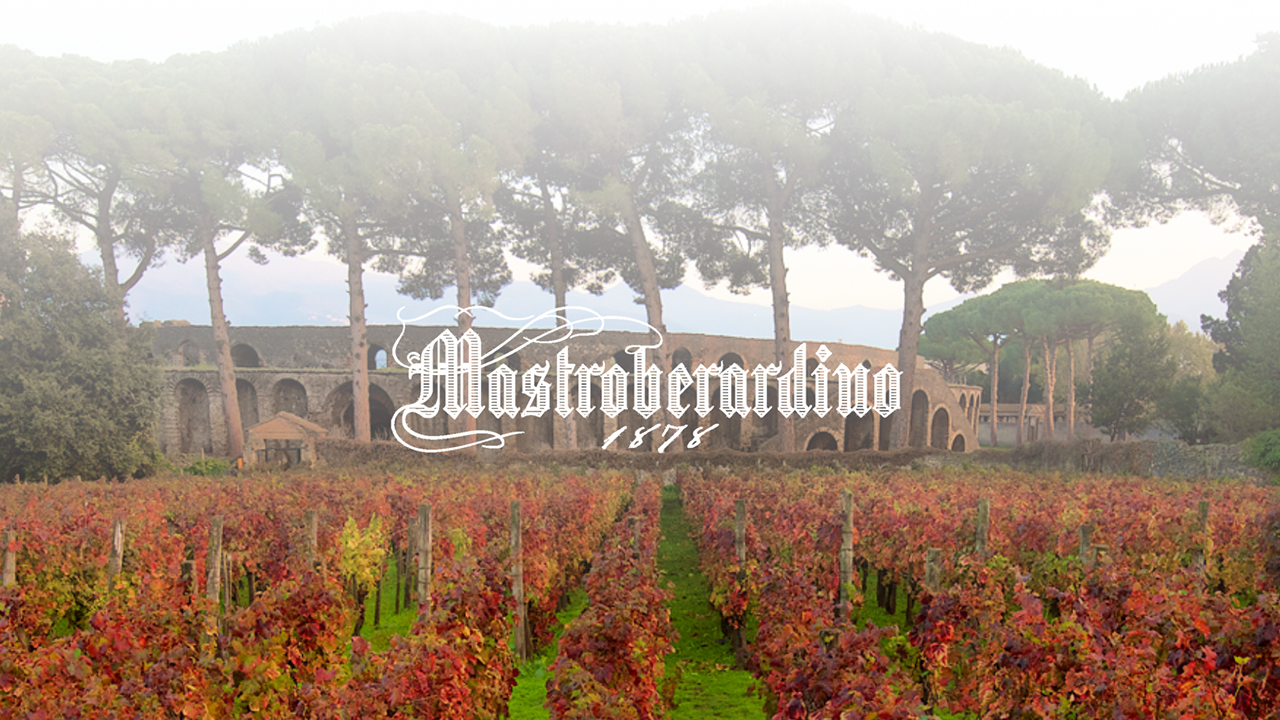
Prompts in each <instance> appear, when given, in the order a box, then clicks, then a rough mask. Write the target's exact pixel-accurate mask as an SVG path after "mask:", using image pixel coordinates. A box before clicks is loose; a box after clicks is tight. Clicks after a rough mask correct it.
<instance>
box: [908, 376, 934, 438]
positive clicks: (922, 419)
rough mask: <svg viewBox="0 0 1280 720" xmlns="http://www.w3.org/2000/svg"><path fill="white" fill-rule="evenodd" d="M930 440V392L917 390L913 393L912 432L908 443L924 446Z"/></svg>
mask: <svg viewBox="0 0 1280 720" xmlns="http://www.w3.org/2000/svg"><path fill="white" fill-rule="evenodd" d="M928 442H929V393H927V392H925V391H924V390H917V391H915V392H914V393H912V395H911V432H910V434H909V435H908V440H907V444H908V445H910V446H911V447H924V446H925V445H927V444H928Z"/></svg>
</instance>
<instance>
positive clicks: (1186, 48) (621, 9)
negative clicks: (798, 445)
mask: <svg viewBox="0 0 1280 720" xmlns="http://www.w3.org/2000/svg"><path fill="white" fill-rule="evenodd" d="M760 4H764V3H760V2H737V3H734V2H727V1H725V0H679V1H672V0H650V1H649V2H643V3H637V2H600V1H599V0H595V1H592V0H586V1H565V0H561V1H558V2H557V1H556V0H544V1H543V2H529V1H528V0H524V1H520V0H470V2H466V3H445V2H436V1H429V2H408V1H405V0H365V1H364V2H360V3H358V4H357V3H353V2H335V1H334V0H312V1H310V2H272V1H271V0H256V1H253V2H250V1H248V0H222V1H220V2H200V3H196V2H187V1H186V0H168V1H156V0H112V1H111V2H102V1H101V0H97V1H74V2H65V1H64V2H59V1H57V0H51V1H46V2H43V3H37V2H23V3H18V2H14V3H10V4H9V6H8V7H7V9H6V11H5V13H4V18H3V21H2V22H0V44H13V45H17V46H19V47H23V48H26V49H29V50H32V51H34V52H36V53H38V54H41V55H61V54H76V55H84V56H88V57H91V58H94V59H97V60H103V61H110V60H118V59H128V58H146V59H149V60H163V59H165V58H167V57H168V56H170V55H172V54H174V53H183V52H200V51H216V50H221V49H224V48H226V47H228V46H229V45H232V44H234V43H236V42H239V41H243V40H253V39H257V38H260V37H264V36H270V35H274V34H277V33H280V32H283V31H286V30H290V29H294V28H308V27H314V26H316V25H323V24H331V23H334V22H337V21H340V20H343V19H346V18H351V17H357V16H363V15H372V14H377V13H381V12H387V11H404V10H425V11H432V12H440V13H453V14H461V15H466V16H469V17H473V18H476V19H479V20H484V21H486V22H491V23H495V24H506V25H526V24H531V23H546V22H552V21H556V20H590V21H598V22H665V21H668V20H671V19H674V18H680V17H686V16H690V15H696V14H703V13H707V12H711V11H714V10H716V9H720V8H726V7H744V6H749V5H760ZM841 4H844V5H848V6H850V7H852V8H854V9H857V10H860V11H864V12H868V13H872V14H876V15H881V16H884V17H888V18H891V19H894V20H898V21H900V22H903V23H905V24H908V25H914V26H919V27H921V28H923V29H926V30H935V31H941V32H947V33H951V34H954V35H957V36H959V37H961V38H964V39H966V40H971V41H974V42H980V43H984V44H988V45H1007V46H1010V47H1013V48H1015V49H1017V50H1019V51H1021V52H1022V53H1023V54H1024V55H1026V56H1027V57H1029V58H1030V59H1032V60H1035V61H1037V62H1040V63H1042V64H1044V65H1048V66H1050V67H1054V68H1058V69H1060V70H1063V71H1064V72H1066V73H1067V74H1069V75H1076V76H1079V77H1082V78H1084V79H1086V80H1088V81H1089V82H1091V83H1092V84H1094V85H1095V86H1097V87H1098V89H1099V90H1101V91H1102V92H1103V93H1105V94H1107V95H1109V96H1111V97H1117V98H1119V97H1123V96H1124V94H1125V93H1126V92H1128V91H1129V90H1131V89H1134V88H1136V87H1140V86H1141V85H1142V84H1143V83H1145V82H1148V81H1151V80H1157V79H1159V78H1161V77H1164V76H1166V75H1169V74H1171V73H1176V72H1183V71H1188V70H1193V69H1195V68H1197V67H1199V66H1201V65H1204V64H1207V63H1214V62H1225V61H1231V60H1235V59H1237V58H1239V57H1240V56H1242V55H1247V54H1249V53H1250V52H1252V50H1253V41H1254V38H1255V37H1256V36H1257V35H1258V34H1259V33H1261V32H1267V31H1280V2H1278V1H1277V0H1267V1H1261V0H1253V1H1250V2H1231V1H1219V2H1213V3H1208V2H1201V3H1179V4H1165V3H1160V4H1157V3H1154V2H1128V1H1126V0H1109V1H1106V2H1102V1H1100V0H1078V1H1077V2H1071V3H1064V2H1058V3H1044V2H1028V1H1027V0H987V1H984V2H962V1H958V0H951V1H946V0H898V1H896V2H888V1H883V0H868V1H856V0H853V1H847V2H844V3H841ZM1250 242H1251V240H1250V239H1249V238H1248V237H1247V236H1246V235H1243V234H1228V233H1226V232H1224V231H1223V230H1222V229H1221V228H1216V227H1213V226H1211V225H1210V224H1209V223H1208V222H1207V220H1205V219H1204V218H1199V217H1184V218H1180V219H1179V220H1178V221H1175V223H1173V224H1171V225H1170V226H1167V227H1156V228H1148V229H1144V230H1131V231H1122V232H1119V233H1117V234H1116V236H1115V238H1114V240H1113V243H1112V248H1113V249H1112V252H1111V253H1110V254H1109V255H1108V256H1107V257H1106V258H1104V259H1103V260H1102V261H1101V262H1100V263H1099V264H1098V266H1097V267H1096V268H1094V270H1092V271H1091V272H1089V273H1088V274H1087V276H1088V277H1092V278H1095V279H1098V280H1102V281H1105V282H1112V283H1116V284H1118V285H1123V286H1126V287H1132V288H1137V289H1145V288H1149V287H1154V286H1156V285H1159V284H1160V283H1163V282H1166V281H1168V280H1171V279H1173V278H1175V277H1177V276H1179V275H1181V274H1183V273H1184V272H1186V271H1187V270H1188V269H1189V268H1190V267H1191V266H1193V265H1195V264H1196V263H1197V262H1199V261H1201V260H1203V259H1206V258H1216V257H1223V256H1225V255H1227V254H1229V253H1230V252H1232V251H1233V250H1236V249H1238V248H1243V247H1247V246H1248V245H1249V244H1250ZM788 264H789V265H790V266H791V268H792V274H791V277H792V278H793V279H800V278H803V282H793V283H792V284H791V287H790V291H791V296H792V301H793V302H795V303H798V304H800V305H805V306H809V307H815V308H835V307H843V306H848V305H853V304H863V305H869V306H874V307H886V308H893V307H901V303H902V290H901V285H900V284H898V283H895V282H892V281H890V280H889V279H888V278H887V276H885V275H883V274H879V273H876V272H874V269H873V266H872V264H871V262H870V261H869V260H863V259H859V258H857V257H856V256H854V255H852V254H851V253H849V252H847V251H844V250H825V251H823V250H809V251H804V252H800V253H795V254H792V255H791V256H790V257H789V263H788ZM144 282H145V280H144ZM723 294H725V295H727V292H725V293H723ZM954 295H955V294H954V293H953V292H951V291H950V289H949V288H947V286H946V284H945V280H942V279H937V280H934V281H933V282H931V283H930V284H929V286H928V287H927V289H926V298H925V299H926V302H927V303H930V304H932V303H935V302H939V301H942V300H947V299H949V298H951V297H954ZM752 300H753V301H754V302H760V303H767V302H768V296H767V293H764V292H759V293H756V294H755V296H754V297H753V298H752Z"/></svg>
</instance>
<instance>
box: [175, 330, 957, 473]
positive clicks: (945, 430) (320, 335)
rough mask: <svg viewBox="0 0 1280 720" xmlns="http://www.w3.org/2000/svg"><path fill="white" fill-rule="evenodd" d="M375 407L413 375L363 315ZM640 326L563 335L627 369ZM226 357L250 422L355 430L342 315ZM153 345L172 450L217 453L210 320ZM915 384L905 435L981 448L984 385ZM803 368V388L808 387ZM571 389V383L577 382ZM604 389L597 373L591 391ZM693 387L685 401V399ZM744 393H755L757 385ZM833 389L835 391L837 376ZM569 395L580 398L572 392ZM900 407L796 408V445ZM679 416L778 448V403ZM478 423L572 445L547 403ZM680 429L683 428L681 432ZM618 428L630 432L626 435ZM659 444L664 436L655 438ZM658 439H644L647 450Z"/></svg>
mask: <svg viewBox="0 0 1280 720" xmlns="http://www.w3.org/2000/svg"><path fill="white" fill-rule="evenodd" d="M444 329H445V328H443V327H411V328H409V330H408V331H407V332H406V335H405V341H404V344H402V346H401V351H402V353H406V352H409V351H417V350H421V349H422V348H423V347H424V346H425V345H426V344H427V343H428V342H430V341H431V340H433V339H435V338H436V336H438V335H439V334H440V332H442V331H443V330H444ZM475 330H476V332H477V333H479V334H480V337H481V341H482V343H483V346H484V348H485V350H486V351H488V350H491V349H495V348H499V347H502V343H503V342H504V341H505V340H506V339H507V338H508V336H509V335H510V333H511V330H510V329H507V328H483V327H477V328H475ZM368 332H369V366H370V368H371V371H370V414H371V417H372V420H373V427H374V435H375V437H389V423H390V419H391V415H392V414H393V413H394V412H395V411H396V409H398V408H399V407H401V406H402V405H406V404H408V403H410V402H413V401H414V400H416V399H417V393H418V382H417V380H416V379H415V380H413V381H410V379H409V376H408V372H407V371H406V370H404V369H402V368H400V367H399V366H397V365H396V364H395V363H394V361H390V360H389V359H388V354H389V353H390V351H391V349H392V347H393V345H394V344H395V342H396V339H397V338H398V337H399V336H400V333H401V328H400V326H399V325H371V326H369V330H368ZM647 341H648V338H647V335H645V334H642V333H631V332H615V331H605V332H601V333H600V334H599V335H595V336H590V337H583V338H578V339H575V340H572V341H570V342H569V343H568V347H569V358H570V360H571V361H572V362H573V363H575V364H578V365H581V364H591V363H602V362H603V363H606V364H611V363H614V362H621V363H623V364H624V367H626V368H628V369H629V368H630V366H631V365H630V363H631V356H630V355H628V354H626V353H625V348H626V347H627V346H629V345H634V344H638V343H646V342H647ZM231 342H232V359H233V361H234V363H235V365H236V387H237V394H238V395H239V401H240V402H239V404H240V413H241V418H242V420H243V421H244V422H243V425H244V427H245V428H246V429H247V428H249V427H250V426H252V425H253V424H255V423H256V422H258V421H259V420H260V419H266V418H268V417H270V416H271V415H273V414H275V413H276V412H278V411H281V410H284V411H287V412H291V413H293V414H295V415H297V416H299V417H302V418H306V419H308V420H311V421H312V422H315V423H317V424H319V425H322V426H324V427H326V428H330V429H331V432H333V430H337V431H338V432H337V433H335V434H341V433H343V432H345V433H348V434H349V433H350V427H351V413H352V409H351V408H352V398H351V374H350V362H351V360H350V348H351V339H350V333H349V330H348V329H347V328H346V327H343V326H333V327H232V328H231ZM820 344H825V345H826V346H827V348H828V349H829V350H830V351H831V353H832V356H831V358H830V359H828V360H827V361H826V363H825V365H826V366H827V367H828V368H831V369H834V368H836V367H837V366H839V365H840V364H841V363H844V364H845V365H847V366H849V367H854V366H855V365H857V364H860V363H861V364H865V365H866V366H867V367H868V369H869V370H870V371H871V372H872V373H875V372H877V371H879V370H880V368H882V367H884V366H885V365H886V364H888V363H892V362H896V360H897V353H896V352H894V351H892V350H883V349H880V348H872V347H866V346H863V345H845V344H841V343H830V342H828V343H819V342H809V344H808V348H807V350H808V354H809V356H810V360H809V368H810V369H812V368H813V367H816V365H817V359H816V358H814V357H813V356H814V355H815V354H816V352H817V350H818V346H819V345H820ZM560 347H562V346H556V345H535V346H530V347H527V348H525V349H524V350H523V351H521V352H520V353H519V354H518V355H517V356H515V357H513V358H512V359H511V361H510V364H511V365H512V366H513V368H514V369H516V370H521V369H527V368H528V367H530V366H532V365H534V364H538V363H544V362H546V363H550V364H551V367H552V368H554V367H555V362H554V359H555V353H556V351H558V350H559V349H560ZM153 352H154V353H155V355H156V357H158V358H160V359H161V362H162V363H165V364H167V365H168V369H167V370H166V371H165V378H166V386H165V391H164V394H163V396H162V398H163V399H162V406H161V425H160V442H161V446H162V447H163V448H164V450H165V452H166V453H168V454H170V455H189V454H198V453H200V452H202V451H203V452H204V453H206V454H212V455H221V454H225V453H226V451H227V438H226V428H225V425H224V423H222V422H221V420H220V418H221V417H222V395H221V392H220V390H219V388H218V382H217V371H216V370H215V369H214V368H213V364H212V363H213V358H214V345H213V331H212V329H211V328H209V327H207V326H193V325H187V326H175V325H166V326H161V327H157V328H156V332H155V340H154V343H153ZM660 354H661V356H662V366H663V368H664V369H666V370H670V369H671V368H672V367H673V365H674V364H675V363H688V364H689V365H690V369H693V368H696V367H697V366H699V365H715V364H719V363H724V364H726V365H729V364H733V363H737V364H740V365H742V366H743V367H744V368H746V369H747V370H748V371H749V370H750V369H751V368H754V367H755V366H756V365H757V364H761V363H763V364H768V363H771V362H772V361H773V341H772V340H767V339H752V338H735V337H726V336H719V335H696V334H675V333H673V334H668V335H667V336H666V337H665V339H664V341H663V345H662V348H661V350H660ZM916 378H917V381H918V383H919V387H917V388H916V391H915V393H914V394H913V396H912V397H911V398H909V399H908V398H906V397H903V398H902V402H903V404H904V405H905V404H906V403H907V402H911V403H912V412H913V421H912V428H911V431H910V433H909V434H908V435H909V438H910V444H911V445H913V446H917V447H923V446H932V447H938V448H946V449H952V450H958V451H966V450H973V449H975V448H977V446H978V443H977V435H976V427H977V420H978V417H977V412H978V403H979V401H980V399H981V389H980V388H976V387H972V386H967V385H948V384H947V383H946V382H945V381H943V379H942V376H941V375H939V374H938V373H937V372H935V371H934V370H933V369H932V368H930V367H928V365H926V364H925V363H924V362H923V361H920V363H919V365H918V366H917V369H916ZM812 384H813V383H812V379H810V383H809V385H810V393H812ZM716 386H717V382H716V380H715V379H713V380H712V390H713V393H715V394H713V396H712V405H713V406H714V405H718V404H719V395H718V392H716ZM572 387H574V388H575V398H576V387H577V385H576V382H575V383H574V384H573V386H572ZM598 391H599V385H598V381H597V384H596V385H595V386H594V387H593V391H592V394H593V396H594V395H595V394H596V393H597V392H598ZM692 392H693V391H692V390H690V391H688V394H689V395H690V398H689V400H688V401H686V404H689V405H692ZM751 397H754V388H753V390H752V395H751ZM830 397H832V398H834V397H835V386H834V383H832V385H831V390H830ZM769 400H770V406H776V403H777V393H776V386H775V385H773V384H772V383H771V386H770V389H769ZM575 402H576V400H575ZM592 405H594V406H596V407H597V408H598V407H599V405H600V402H599V397H598V396H597V397H593V398H592ZM633 415H635V414H634V413H633V412H631V411H627V412H624V413H622V414H620V415H619V416H618V417H616V418H608V417H605V416H604V414H603V413H601V412H600V411H599V410H597V411H596V412H595V413H593V414H592V416H591V417H589V418H578V417H577V414H576V413H575V414H573V415H571V416H570V420H571V421H573V422H575V423H577V427H576V428H575V430H576V433H575V434H576V435H577V440H578V447H580V448H586V447H592V446H594V447H599V446H600V444H601V443H602V442H603V441H604V438H606V437H608V436H609V435H611V434H612V433H613V432H614V431H615V430H617V429H618V428H619V427H622V426H624V425H626V426H629V427H630V428H632V429H634V428H635V427H637V426H641V425H645V426H647V425H650V424H652V421H651V422H649V423H645V422H644V421H642V420H641V419H640V418H639V417H638V416H634V417H632V416H633ZM897 417H898V413H894V414H892V415H890V416H889V417H888V418H884V419H881V418H880V417H879V416H878V415H875V414H874V413H868V414H867V415H866V416H864V417H862V418H859V417H857V415H855V414H850V415H849V417H848V418H847V419H846V418H842V417H840V415H839V414H838V413H836V412H835V411H834V410H833V411H831V412H829V413H827V415H826V417H822V418H820V417H817V415H816V414H814V413H810V414H809V415H808V417H805V418H796V419H795V420H796V422H795V428H796V443H797V449H810V450H841V451H853V450H859V449H875V448H879V449H887V447H888V438H889V428H890V426H891V423H892V422H893V421H894V420H895V419H896V418H897ZM680 421H681V422H682V423H688V424H690V425H691V426H700V427H704V428H705V427H710V426H711V425H712V424H713V423H719V424H720V427H718V428H716V429H715V430H714V431H712V432H710V433H709V434H707V436H706V439H705V444H706V445H707V446H708V447H711V448H720V449H723V448H729V449H736V450H745V451H769V450H776V449H777V444H778V435H777V412H776V410H775V411H773V412H771V413H769V414H768V415H766V416H765V417H763V418H761V417H759V416H757V415H756V414H754V413H752V414H751V415H749V416H748V417H746V418H738V417H734V418H726V417H724V416H723V415H722V414H721V413H720V412H719V411H718V410H715V411H712V413H711V414H710V415H708V416H707V417H705V418H698V417H697V416H696V415H695V414H694V413H693V412H692V411H690V412H689V413H688V414H687V415H686V416H685V417H684V418H681V419H680ZM431 422H432V425H431V426H430V427H429V428H423V429H424V430H428V429H429V430H431V431H435V432H444V431H446V430H447V429H448V428H449V423H450V422H451V421H450V420H449V419H448V418H445V417H439V418H436V419H434V420H432V421H431ZM452 422H454V423H455V426H454V427H452V431H457V430H458V429H460V427H461V421H460V420H459V421H452ZM478 426H479V427H481V428H487V429H492V430H499V431H502V432H510V431H511V430H513V429H519V430H523V431H524V434H523V435H520V436H518V437H517V438H516V447H517V449H518V450H521V451H523V452H537V451H539V450H545V449H550V448H555V449H566V448H568V445H569V433H568V430H567V421H565V420H563V419H561V418H560V416H559V415H555V414H554V413H548V414H546V415H544V416H543V417H541V418H532V417H528V418H526V417H521V418H516V419H511V418H503V419H502V420H501V421H499V420H498V419H497V418H495V417H493V416H492V415H491V414H490V413H489V412H487V411H486V412H485V413H483V414H482V415H481V417H480V419H479V420H478ZM684 437H685V438H686V439H687V438H689V437H690V435H689V434H688V433H687V432H686V434H685V436H684ZM624 438H625V440H624ZM630 440H631V433H630V432H628V433H625V434H624V435H623V437H622V438H619V442H615V444H614V445H613V446H612V447H613V448H618V449H625V448H626V447H627V444H628V443H629V442H630ZM659 444H660V441H659ZM656 447H657V445H655V444H653V443H652V442H649V439H647V440H646V449H650V450H652V449H656Z"/></svg>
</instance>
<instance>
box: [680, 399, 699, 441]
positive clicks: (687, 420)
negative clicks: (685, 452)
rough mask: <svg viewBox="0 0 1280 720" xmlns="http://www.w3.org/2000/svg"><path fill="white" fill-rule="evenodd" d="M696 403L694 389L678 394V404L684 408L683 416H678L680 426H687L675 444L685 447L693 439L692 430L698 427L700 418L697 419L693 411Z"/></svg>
mask: <svg viewBox="0 0 1280 720" xmlns="http://www.w3.org/2000/svg"><path fill="white" fill-rule="evenodd" d="M697 402H698V391H697V389H695V388H692V387H689V388H685V391H684V392H683V393H681V394H680V404H681V405H684V406H685V411H684V415H681V416H680V424H681V425H685V426H687V429H686V430H685V432H684V436H683V437H682V438H681V439H680V440H678V441H677V442H681V443H684V444H685V446H686V447H687V446H688V444H689V441H690V440H691V439H692V438H693V429H694V428H696V427H698V423H699V422H701V420H702V418H700V417H698V413H697V411H695V410H694V409H693V406H694V404H695V403H697Z"/></svg>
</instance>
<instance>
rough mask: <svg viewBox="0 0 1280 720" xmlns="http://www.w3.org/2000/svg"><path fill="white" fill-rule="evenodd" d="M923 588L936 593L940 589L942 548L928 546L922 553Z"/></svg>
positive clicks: (931, 593)
mask: <svg viewBox="0 0 1280 720" xmlns="http://www.w3.org/2000/svg"><path fill="white" fill-rule="evenodd" d="M924 589H925V590H928V591H929V594H930V595H937V594H938V591H939V590H941V589H942V550H941V549H939V548H929V550H928V551H926V552H925V555H924Z"/></svg>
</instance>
